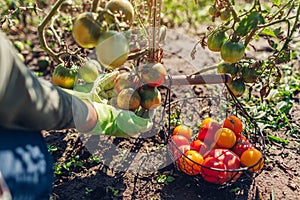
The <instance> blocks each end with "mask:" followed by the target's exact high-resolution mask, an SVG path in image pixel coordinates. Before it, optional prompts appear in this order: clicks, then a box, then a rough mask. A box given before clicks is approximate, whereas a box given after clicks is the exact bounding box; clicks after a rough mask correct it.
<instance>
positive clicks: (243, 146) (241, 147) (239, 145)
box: [232, 140, 253, 157]
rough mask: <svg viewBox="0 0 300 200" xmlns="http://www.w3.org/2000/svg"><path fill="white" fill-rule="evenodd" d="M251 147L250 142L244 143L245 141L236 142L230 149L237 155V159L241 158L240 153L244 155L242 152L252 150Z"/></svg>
mask: <svg viewBox="0 0 300 200" xmlns="http://www.w3.org/2000/svg"><path fill="white" fill-rule="evenodd" d="M252 147H253V145H252V143H251V142H249V141H245V140H238V141H237V142H236V144H235V146H234V147H233V148H232V151H233V152H234V153H235V154H236V155H238V156H239V157H241V155H242V153H244V151H246V150H248V149H250V148H252Z"/></svg>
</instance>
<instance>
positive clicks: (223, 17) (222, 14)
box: [220, 8, 231, 21]
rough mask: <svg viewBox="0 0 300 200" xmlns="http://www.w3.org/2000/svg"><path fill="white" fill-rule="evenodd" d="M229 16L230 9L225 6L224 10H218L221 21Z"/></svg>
mask: <svg viewBox="0 0 300 200" xmlns="http://www.w3.org/2000/svg"><path fill="white" fill-rule="evenodd" d="M230 17H231V13H230V9H229V8H226V9H225V10H222V11H221V12H220V19H221V20H222V21H226V20H228V19H229V18H230Z"/></svg>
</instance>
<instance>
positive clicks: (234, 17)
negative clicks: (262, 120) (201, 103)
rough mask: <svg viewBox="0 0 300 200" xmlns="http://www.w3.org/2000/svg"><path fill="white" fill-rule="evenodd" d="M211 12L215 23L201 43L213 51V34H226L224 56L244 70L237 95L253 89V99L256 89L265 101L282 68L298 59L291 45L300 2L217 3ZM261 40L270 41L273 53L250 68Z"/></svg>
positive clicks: (220, 0)
mask: <svg viewBox="0 0 300 200" xmlns="http://www.w3.org/2000/svg"><path fill="white" fill-rule="evenodd" d="M208 13H209V14H210V16H211V20H212V22H213V24H212V26H210V27H208V32H207V33H205V34H203V36H202V37H201V38H200V40H199V44H201V45H202V47H203V48H205V47H206V46H207V47H208V49H211V48H210V46H211V35H212V34H213V33H215V32H218V31H222V32H225V33H226V34H227V35H228V36H229V39H228V40H227V41H226V42H224V44H223V45H222V47H221V53H220V57H221V58H222V60H223V61H225V62H228V63H235V66H237V67H238V68H239V69H240V71H239V72H238V73H237V74H236V78H237V80H239V81H238V82H239V83H238V84H235V83H234V84H232V85H231V87H232V88H233V91H234V93H235V94H237V96H241V94H242V93H243V91H244V90H245V89H246V88H249V93H250V94H249V96H250V95H251V94H252V93H251V92H252V91H253V89H256V90H258V91H259V93H260V97H261V99H263V98H264V97H266V96H267V95H268V94H269V93H270V91H271V89H272V88H276V87H277V86H278V84H279V83H280V78H281V77H282V69H281V67H280V66H281V65H284V64H286V63H288V62H290V61H291V59H292V58H293V57H294V58H295V54H293V52H295V51H294V50H293V49H292V48H291V45H290V44H291V42H292V41H293V40H294V38H295V34H296V32H297V29H298V25H297V24H298V23H299V14H300V4H299V1H297V0H290V1H269V2H262V1H257V0H255V1H251V2H242V3H241V2H238V1H229V0H214V1H213V2H212V3H211V6H209V7H208ZM218 19H220V20H218ZM257 41H259V42H266V43H267V44H268V45H269V46H268V48H269V49H270V50H269V52H268V56H267V57H265V58H262V57H260V56H254V60H255V62H254V63H255V64H253V65H254V66H253V65H252V64H250V65H249V63H251V62H252V61H251V60H253V57H252V56H249V54H248V52H250V53H252V52H253V51H254V52H255V51H257V50H258V49H257V45H256V42H257ZM258 48H259V47H258ZM211 50H212V51H214V49H211ZM293 55H294V56H293ZM221 73H227V72H221ZM242 82H243V83H242Z"/></svg>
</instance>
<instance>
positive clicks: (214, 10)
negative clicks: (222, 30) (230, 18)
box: [208, 5, 218, 17]
mask: <svg viewBox="0 0 300 200" xmlns="http://www.w3.org/2000/svg"><path fill="white" fill-rule="evenodd" d="M208 13H209V14H210V15H211V16H213V17H215V16H217V13H218V10H217V8H216V7H215V6H214V5H212V6H210V7H209V9H208Z"/></svg>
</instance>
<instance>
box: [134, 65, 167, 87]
mask: <svg viewBox="0 0 300 200" xmlns="http://www.w3.org/2000/svg"><path fill="white" fill-rule="evenodd" d="M140 73H141V75H140V76H141V78H142V80H143V81H144V82H145V83H146V84H148V85H149V86H151V87H157V86H160V85H162V84H163V83H164V82H165V79H166V76H167V71H166V69H165V67H164V66H163V65H162V64H161V63H147V64H146V65H144V66H143V67H142V68H141V71H140Z"/></svg>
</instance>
